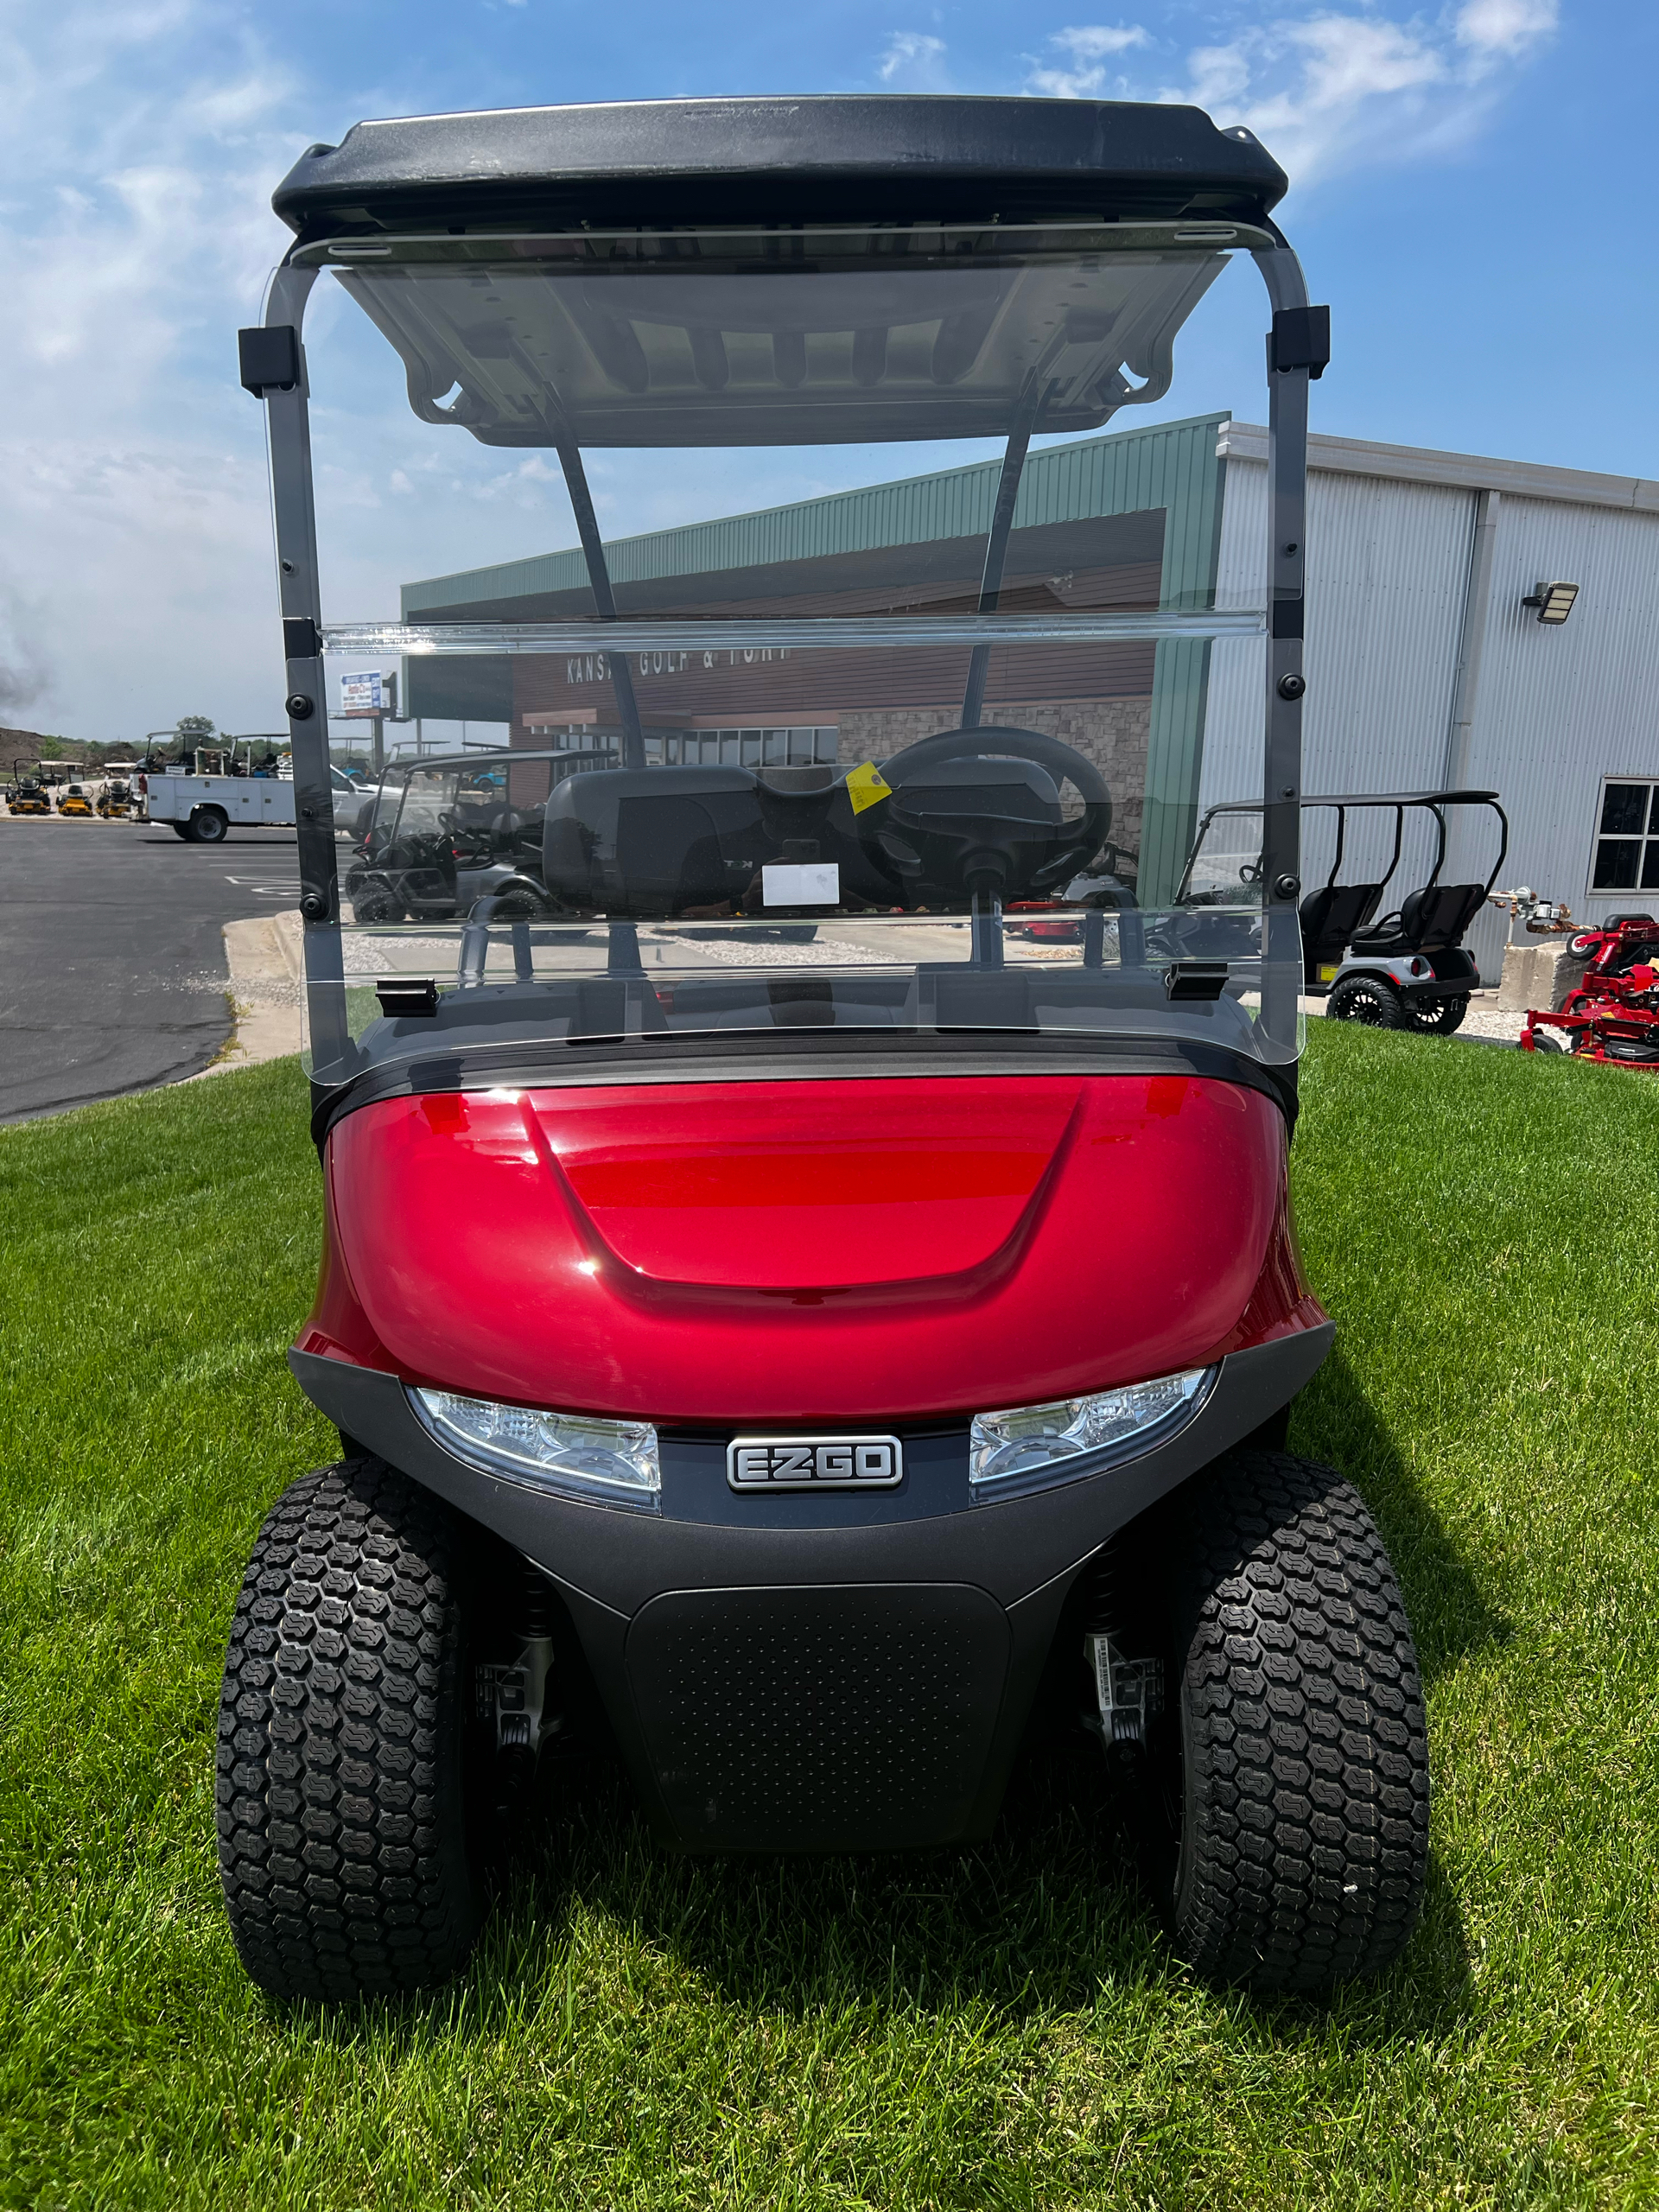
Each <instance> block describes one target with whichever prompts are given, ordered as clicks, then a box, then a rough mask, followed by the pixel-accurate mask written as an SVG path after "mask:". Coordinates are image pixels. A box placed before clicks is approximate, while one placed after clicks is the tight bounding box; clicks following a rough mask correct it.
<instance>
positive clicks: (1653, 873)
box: [1590, 776, 1659, 891]
mask: <svg viewBox="0 0 1659 2212" xmlns="http://www.w3.org/2000/svg"><path fill="white" fill-rule="evenodd" d="M1590 888H1591V890H1592V891H1659V784H1655V783H1646V782H1643V783H1637V782H1634V781H1627V780H1626V779H1624V778H1623V777H1620V778H1618V779H1614V778H1612V777H1611V776H1610V777H1609V778H1608V779H1607V780H1606V782H1605V783H1604V784H1603V785H1602V787H1601V819H1600V826H1599V829H1598V832H1597V836H1596V853H1595V859H1594V861H1592V864H1591V869H1590Z"/></svg>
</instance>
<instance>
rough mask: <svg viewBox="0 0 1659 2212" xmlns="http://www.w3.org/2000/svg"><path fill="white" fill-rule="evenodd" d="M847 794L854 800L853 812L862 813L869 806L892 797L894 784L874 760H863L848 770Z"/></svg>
mask: <svg viewBox="0 0 1659 2212" xmlns="http://www.w3.org/2000/svg"><path fill="white" fill-rule="evenodd" d="M847 796H848V798H849V799H851V801H852V802H853V812H854V813H855V814H862V813H863V811H864V810H865V808H866V807H867V806H874V805H876V804H878V803H879V802H880V800H882V799H884V798H892V797H893V785H891V784H890V783H889V782H888V781H887V778H886V777H885V776H884V775H883V774H882V773H881V771H880V769H879V768H878V767H877V766H876V765H875V763H874V760H861V761H860V762H859V764H858V766H857V767H856V768H849V770H848V772H847Z"/></svg>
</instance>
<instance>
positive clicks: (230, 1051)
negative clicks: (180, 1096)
mask: <svg viewBox="0 0 1659 2212" xmlns="http://www.w3.org/2000/svg"><path fill="white" fill-rule="evenodd" d="M302 929H303V924H302V922H301V919H300V910H299V908H298V907H297V906H294V907H289V908H288V909H287V910H286V911H285V912H281V913H276V914H257V915H256V916H255V917H254V918H253V919H252V920H251V921H245V922H226V925H225V957H226V963H227V964H228V965H229V968H230V971H231V1000H232V1006H233V1007H234V1009H235V1022H236V1027H235V1028H234V1029H233V1030H232V1033H231V1038H230V1040H229V1042H228V1043H227V1044H226V1047H225V1049H224V1051H223V1052H221V1053H220V1055H219V1058H218V1059H216V1060H215V1061H214V1062H213V1065H212V1067H209V1068H203V1069H202V1071H201V1072H200V1075H193V1076H188V1077H186V1081H187V1082H189V1083H205V1082H206V1081H207V1078H208V1077H209V1076H215V1075H223V1074H225V1073H226V1071H227V1070H228V1069H231V1068H246V1067H252V1066H254V1065H257V1063H258V1062H259V1061H261V1060H280V1059H285V1058H288V1057H289V1055H290V1054H292V1053H295V1052H298V1051H299V1049H300V1046H301V1042H302V1038H301V1022H300V1014H301V992H302V988H303V983H304V975H305V957H304V952H303V950H302Z"/></svg>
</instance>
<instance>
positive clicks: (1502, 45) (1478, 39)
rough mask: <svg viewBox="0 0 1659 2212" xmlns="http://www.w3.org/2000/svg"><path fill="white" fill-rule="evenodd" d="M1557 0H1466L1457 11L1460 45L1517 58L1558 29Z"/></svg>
mask: <svg viewBox="0 0 1659 2212" xmlns="http://www.w3.org/2000/svg"><path fill="white" fill-rule="evenodd" d="M1556 20H1557V10H1556V4H1555V0H1466V4H1465V6H1464V7H1462V8H1460V9H1459V10H1458V18H1457V35H1458V42H1459V45H1460V46H1467V47H1472V48H1474V49H1475V51H1476V52H1477V53H1478V54H1502V55H1503V56H1504V57H1505V58H1506V59H1508V60H1520V59H1521V58H1522V57H1523V56H1524V55H1525V54H1528V53H1529V52H1530V51H1531V49H1532V48H1534V47H1535V46H1537V45H1539V44H1540V43H1541V41H1543V40H1545V39H1546V38H1548V36H1549V35H1550V33H1551V32H1552V31H1553V30H1554V29H1555V25H1556Z"/></svg>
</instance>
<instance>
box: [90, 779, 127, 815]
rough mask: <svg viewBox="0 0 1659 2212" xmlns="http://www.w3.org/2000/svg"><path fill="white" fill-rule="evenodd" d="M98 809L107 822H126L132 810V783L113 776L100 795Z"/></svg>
mask: <svg viewBox="0 0 1659 2212" xmlns="http://www.w3.org/2000/svg"><path fill="white" fill-rule="evenodd" d="M98 810H99V814H100V815H102V817H104V819H105V822H124V821H125V820H126V818H127V817H128V816H129V815H130V813H131V812H132V785H130V784H129V783H126V782H124V781H123V780H121V779H118V778H111V780H110V781H109V782H108V783H106V784H105V786H104V788H103V790H102V791H100V792H99V795H98Z"/></svg>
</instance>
